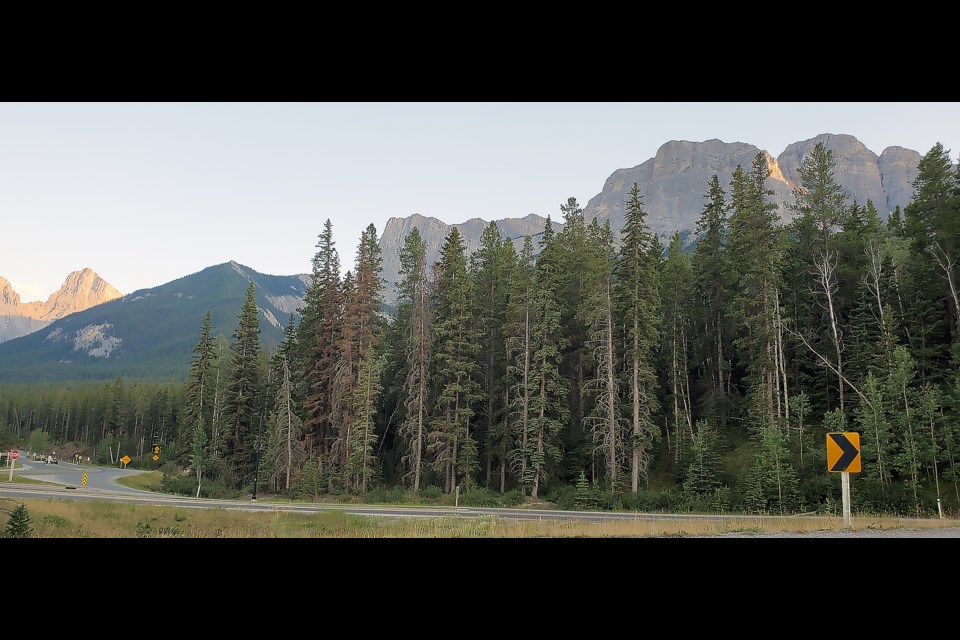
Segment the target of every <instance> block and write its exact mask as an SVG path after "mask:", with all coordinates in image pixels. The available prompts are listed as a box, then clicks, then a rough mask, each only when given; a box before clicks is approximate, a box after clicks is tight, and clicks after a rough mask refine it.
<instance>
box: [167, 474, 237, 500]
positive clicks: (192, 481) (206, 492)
mask: <svg viewBox="0 0 960 640" xmlns="http://www.w3.org/2000/svg"><path fill="white" fill-rule="evenodd" d="M160 490H161V491H162V492H164V493H173V494H176V495H180V496H191V497H193V496H196V495H197V478H196V476H194V475H193V474H190V475H187V476H181V475H173V474H166V473H165V474H164V475H163V479H162V480H161V481H160ZM200 497H201V498H216V499H221V500H231V499H235V498H239V497H240V492H239V491H237V490H236V489H233V488H231V487H228V486H226V485H225V484H224V483H223V482H222V481H220V480H207V479H206V478H204V479H203V481H202V482H201V483H200Z"/></svg>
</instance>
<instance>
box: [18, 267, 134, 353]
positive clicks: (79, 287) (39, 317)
mask: <svg viewBox="0 0 960 640" xmlns="http://www.w3.org/2000/svg"><path fill="white" fill-rule="evenodd" d="M122 295H123V294H122V293H120V292H119V291H117V290H116V289H115V288H114V287H113V286H112V285H111V284H110V283H109V282H107V281H106V280H104V279H103V278H101V277H100V276H99V275H97V272H95V271H94V270H93V269H90V268H89V267H87V268H83V269H80V270H79V271H73V272H71V273H70V275H68V276H67V277H66V279H65V280H64V281H63V284H62V285H61V286H60V288H59V289H58V290H57V291H55V292H54V293H52V294H51V295H50V297H49V298H47V301H46V302H27V303H22V302H20V294H18V293H17V292H16V291H14V290H13V286H12V285H11V284H10V283H9V282H8V281H7V280H6V279H5V278H3V277H2V276H0V318H2V319H3V322H2V324H0V342H5V341H6V340H12V339H14V338H19V337H20V336H23V335H27V334H29V333H33V332H34V331H38V330H40V329H42V328H43V327H45V326H47V325H48V324H50V323H51V322H53V321H54V320H59V319H60V318H63V317H64V316H68V315H70V314H71V313H76V312H78V311H84V310H86V309H89V308H90V307H93V306H96V305H98V304H102V303H104V302H109V301H110V300H114V299H115V298H120V297H121V296H122Z"/></svg>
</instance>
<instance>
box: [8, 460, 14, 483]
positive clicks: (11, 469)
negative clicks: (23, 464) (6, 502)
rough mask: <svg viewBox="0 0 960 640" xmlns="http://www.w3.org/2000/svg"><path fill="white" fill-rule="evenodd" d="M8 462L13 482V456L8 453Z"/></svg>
mask: <svg viewBox="0 0 960 640" xmlns="http://www.w3.org/2000/svg"><path fill="white" fill-rule="evenodd" d="M7 462H8V463H9V464H10V482H13V456H11V455H10V453H7Z"/></svg>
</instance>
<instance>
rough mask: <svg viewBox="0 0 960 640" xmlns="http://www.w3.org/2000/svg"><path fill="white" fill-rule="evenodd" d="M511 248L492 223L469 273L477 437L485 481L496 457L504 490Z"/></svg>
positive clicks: (486, 231) (491, 471)
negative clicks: (475, 335) (476, 343)
mask: <svg viewBox="0 0 960 640" xmlns="http://www.w3.org/2000/svg"><path fill="white" fill-rule="evenodd" d="M508 248H509V249H510V252H508ZM512 250H513V245H512V243H511V242H510V241H509V240H505V239H504V238H502V237H501V234H500V230H499V228H498V227H497V224H496V223H495V222H491V223H489V224H488V225H487V226H486V227H485V228H484V230H483V235H482V236H481V238H480V246H479V247H478V248H477V250H476V251H474V252H473V254H472V255H471V256H470V273H471V275H472V278H473V288H474V292H475V294H474V319H475V321H476V323H477V329H478V331H479V338H480V350H479V352H478V354H477V355H478V365H479V369H478V375H479V383H480V393H481V394H482V395H483V402H482V403H480V404H479V405H478V411H477V416H476V422H477V426H478V429H477V433H476V436H477V440H478V441H479V442H481V443H482V449H483V451H482V453H483V458H484V462H485V474H484V475H485V479H486V484H487V485H488V486H489V485H490V483H491V480H492V477H493V465H494V460H495V459H496V460H498V461H499V466H500V469H501V473H500V474H499V476H500V488H501V491H502V490H503V488H504V486H503V484H504V481H505V474H504V473H503V470H504V466H505V460H504V459H503V453H504V452H503V449H502V446H501V442H500V441H501V439H502V438H501V437H500V435H502V434H503V433H504V432H505V430H504V427H503V425H504V423H505V422H506V411H505V408H504V393H505V392H504V386H505V384H506V368H507V363H506V347H505V345H504V335H503V325H504V322H505V321H506V308H507V289H508V286H509V272H508V269H509V268H510V264H509V262H508V260H509V256H510V253H511V252H512ZM496 434H500V435H496Z"/></svg>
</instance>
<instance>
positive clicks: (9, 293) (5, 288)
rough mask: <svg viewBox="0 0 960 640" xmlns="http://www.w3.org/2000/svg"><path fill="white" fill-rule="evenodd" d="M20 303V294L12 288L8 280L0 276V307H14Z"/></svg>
mask: <svg viewBox="0 0 960 640" xmlns="http://www.w3.org/2000/svg"><path fill="white" fill-rule="evenodd" d="M19 304H20V294H19V293H17V292H16V291H14V290H13V286H11V284H10V282H9V281H8V280H7V279H6V278H4V277H3V276H0V309H3V308H5V307H15V306H17V305H19Z"/></svg>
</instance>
